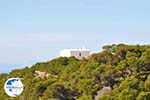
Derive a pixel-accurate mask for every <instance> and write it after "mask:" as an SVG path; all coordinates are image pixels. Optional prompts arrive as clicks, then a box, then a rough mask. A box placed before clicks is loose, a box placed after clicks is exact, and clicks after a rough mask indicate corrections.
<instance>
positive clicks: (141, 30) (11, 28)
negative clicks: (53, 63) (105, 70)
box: [0, 0, 150, 73]
mask: <svg viewBox="0 0 150 100" xmlns="http://www.w3.org/2000/svg"><path fill="white" fill-rule="evenodd" d="M149 4H150V1H149V0H0V73H1V72H9V71H10V70H12V69H16V68H21V67H24V66H29V65H32V64H34V63H36V62H40V61H48V60H50V59H52V58H55V57H58V56H59V51H60V50H62V49H67V48H82V46H85V47H86V48H88V49H89V50H90V51H91V52H98V51H100V48H101V47H102V46H103V45H105V44H113V43H127V44H149V43H150V34H149V33H150V6H149Z"/></svg>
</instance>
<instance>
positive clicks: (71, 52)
mask: <svg viewBox="0 0 150 100" xmlns="http://www.w3.org/2000/svg"><path fill="white" fill-rule="evenodd" d="M60 56H61V57H71V56H74V57H76V58H78V59H81V58H87V57H89V56H90V51H89V50H88V49H65V50H62V51H60Z"/></svg>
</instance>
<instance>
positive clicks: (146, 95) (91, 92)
mask: <svg viewBox="0 0 150 100" xmlns="http://www.w3.org/2000/svg"><path fill="white" fill-rule="evenodd" d="M11 77H20V78H21V80H22V82H23V84H24V91H23V93H22V94H21V95H20V96H19V97H16V98H10V97H9V96H7V94H6V93H5V92H4V89H3V86H4V83H5V81H6V80H7V79H8V78H11ZM0 87H1V89H0V100H11V99H12V100H150V46H149V45H142V46H140V45H125V44H119V45H107V46H104V47H103V50H102V51H101V52H99V53H96V54H92V55H91V56H90V57H89V58H88V59H85V58H83V59H76V58H75V57H70V58H66V57H60V58H57V59H53V60H51V61H48V62H41V63H37V64H35V65H33V66H32V67H31V68H29V67H25V68H23V69H16V70H13V71H12V72H10V73H9V74H0ZM106 89H107V91H105V90H106Z"/></svg>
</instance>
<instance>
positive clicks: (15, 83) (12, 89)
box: [4, 78, 23, 97]
mask: <svg viewBox="0 0 150 100" xmlns="http://www.w3.org/2000/svg"><path fill="white" fill-rule="evenodd" d="M4 90H5V92H6V93H7V94H8V95H9V96H11V97H17V96H19V95H20V94H21V93H22V92H23V84H22V82H21V80H20V79H19V78H10V79H8V80H7V81H6V83H5V85H4Z"/></svg>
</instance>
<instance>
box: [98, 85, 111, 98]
mask: <svg viewBox="0 0 150 100" xmlns="http://www.w3.org/2000/svg"><path fill="white" fill-rule="evenodd" d="M111 90H112V88H111V87H106V86H105V87H103V88H102V89H101V90H99V91H98V92H97V95H95V100H98V99H99V98H101V97H102V96H103V95H106V94H108V93H110V91H111Z"/></svg>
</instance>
